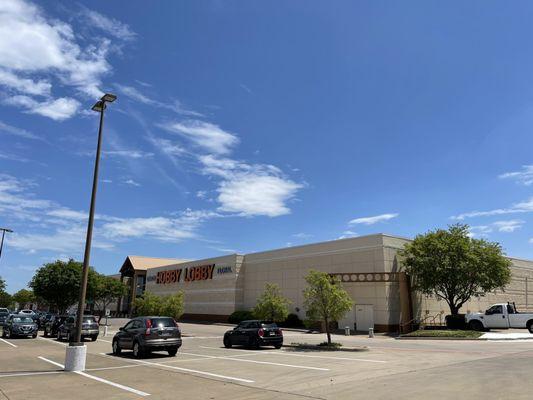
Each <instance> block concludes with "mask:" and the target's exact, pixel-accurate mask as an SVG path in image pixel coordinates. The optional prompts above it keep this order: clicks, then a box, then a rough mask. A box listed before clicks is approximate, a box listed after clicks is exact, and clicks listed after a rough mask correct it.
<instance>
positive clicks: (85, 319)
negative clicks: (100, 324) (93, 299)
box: [83, 317, 96, 324]
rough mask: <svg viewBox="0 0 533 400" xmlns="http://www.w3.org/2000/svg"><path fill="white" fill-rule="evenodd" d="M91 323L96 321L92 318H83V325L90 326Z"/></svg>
mask: <svg viewBox="0 0 533 400" xmlns="http://www.w3.org/2000/svg"><path fill="white" fill-rule="evenodd" d="M92 322H96V320H95V319H94V317H83V323H84V324H90V323H92Z"/></svg>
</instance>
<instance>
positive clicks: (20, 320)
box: [13, 317, 33, 323]
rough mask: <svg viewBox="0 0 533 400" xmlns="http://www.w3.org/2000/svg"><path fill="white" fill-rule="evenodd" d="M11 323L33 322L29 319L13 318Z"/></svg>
mask: <svg viewBox="0 0 533 400" xmlns="http://www.w3.org/2000/svg"><path fill="white" fill-rule="evenodd" d="M13 322H28V323H29V322H33V319H31V318H30V317H13Z"/></svg>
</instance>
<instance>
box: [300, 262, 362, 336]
mask: <svg viewBox="0 0 533 400" xmlns="http://www.w3.org/2000/svg"><path fill="white" fill-rule="evenodd" d="M305 280H306V282H307V284H308V285H309V286H308V287H307V288H306V289H304V292H303V294H304V306H305V308H306V315H307V317H308V318H309V319H311V320H314V321H323V322H324V324H325V327H326V334H327V337H328V345H331V332H330V326H329V325H330V322H331V321H336V320H339V319H341V318H342V317H343V316H344V315H345V314H346V313H347V312H348V311H350V309H351V308H352V306H353V301H352V299H351V298H350V296H349V295H348V293H347V292H346V290H344V288H343V287H342V286H341V283H340V280H339V278H337V277H335V276H330V275H329V274H327V273H326V272H320V271H314V270H311V271H309V274H308V275H307V276H306V277H305Z"/></svg>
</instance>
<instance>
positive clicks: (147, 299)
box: [133, 291, 163, 315]
mask: <svg viewBox="0 0 533 400" xmlns="http://www.w3.org/2000/svg"><path fill="white" fill-rule="evenodd" d="M133 305H134V307H135V314H137V315H159V314H160V313H161V310H162V308H163V299H162V298H161V297H160V296H156V295H155V294H153V293H152V292H148V291H145V292H144V293H143V295H142V296H141V297H137V298H136V299H135V301H134V302H133Z"/></svg>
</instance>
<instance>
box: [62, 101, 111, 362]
mask: <svg viewBox="0 0 533 400" xmlns="http://www.w3.org/2000/svg"><path fill="white" fill-rule="evenodd" d="M116 99H117V96H115V95H114V94H110V93H106V94H104V95H103V96H102V98H101V99H100V100H98V101H97V102H96V104H95V105H94V106H93V107H92V110H93V111H96V112H99V113H100V126H99V128H98V144H97V147H96V159H95V162H94V175H93V188H92V192H91V206H90V209H89V222H88V224H87V238H86V240H85V253H84V256H83V270H82V278H81V286H80V296H79V299H78V314H77V316H76V326H75V329H76V330H75V332H76V333H75V335H74V338H72V339H74V340H73V341H72V339H71V342H70V343H69V346H68V347H67V353H66V360H65V370H67V371H83V370H84V369H85V358H86V355H87V348H86V347H85V346H84V344H83V342H82V340H81V330H82V324H83V312H84V310H85V295H86V293H87V277H88V276H89V259H90V256H91V241H92V237H93V223H94V208H95V202H96V189H97V187H98V167H99V164H100V149H101V147H102V128H103V125H104V110H105V109H106V103H112V102H114V101H115V100H116Z"/></svg>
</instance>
